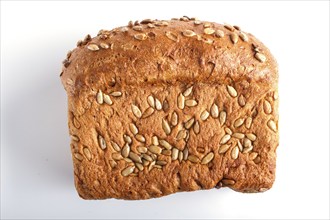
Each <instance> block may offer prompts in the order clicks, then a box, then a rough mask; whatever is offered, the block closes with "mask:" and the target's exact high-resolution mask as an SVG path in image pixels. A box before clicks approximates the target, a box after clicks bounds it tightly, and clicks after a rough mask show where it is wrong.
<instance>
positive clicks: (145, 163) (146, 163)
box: [142, 159, 149, 167]
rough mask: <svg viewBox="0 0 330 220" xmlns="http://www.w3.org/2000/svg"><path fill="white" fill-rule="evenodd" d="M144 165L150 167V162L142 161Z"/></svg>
mask: <svg viewBox="0 0 330 220" xmlns="http://www.w3.org/2000/svg"><path fill="white" fill-rule="evenodd" d="M142 164H143V166H145V167H146V166H148V165H149V161H147V160H145V159H142Z"/></svg>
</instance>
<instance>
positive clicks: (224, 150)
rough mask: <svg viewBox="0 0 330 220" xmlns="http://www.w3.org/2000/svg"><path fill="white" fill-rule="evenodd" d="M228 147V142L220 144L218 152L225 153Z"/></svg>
mask: <svg viewBox="0 0 330 220" xmlns="http://www.w3.org/2000/svg"><path fill="white" fill-rule="evenodd" d="M229 148H230V145H229V144H224V145H221V146H220V148H219V154H224V153H226V152H227V150H228V149H229Z"/></svg>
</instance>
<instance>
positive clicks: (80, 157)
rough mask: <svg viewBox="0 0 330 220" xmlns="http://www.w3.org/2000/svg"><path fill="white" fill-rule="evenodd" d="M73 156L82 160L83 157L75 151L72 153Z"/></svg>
mask: <svg viewBox="0 0 330 220" xmlns="http://www.w3.org/2000/svg"><path fill="white" fill-rule="evenodd" d="M73 156H74V157H75V158H76V159H77V160H80V161H82V160H83V159H84V157H83V155H81V154H80V153H75V154H73Z"/></svg>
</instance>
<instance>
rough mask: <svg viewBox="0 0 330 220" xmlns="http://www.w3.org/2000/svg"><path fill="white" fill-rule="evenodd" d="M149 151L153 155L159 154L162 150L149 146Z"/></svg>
mask: <svg viewBox="0 0 330 220" xmlns="http://www.w3.org/2000/svg"><path fill="white" fill-rule="evenodd" d="M149 151H150V152H151V153H154V154H160V153H161V152H162V148H160V147H158V146H155V145H150V146H149Z"/></svg>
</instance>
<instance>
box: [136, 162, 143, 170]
mask: <svg viewBox="0 0 330 220" xmlns="http://www.w3.org/2000/svg"><path fill="white" fill-rule="evenodd" d="M135 166H136V167H137V168H138V169H139V170H140V171H142V170H143V169H144V167H143V165H142V164H141V163H136V164H135Z"/></svg>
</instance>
